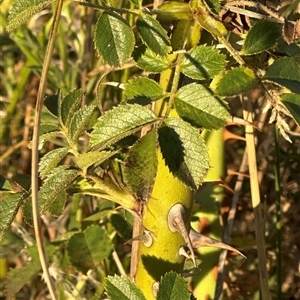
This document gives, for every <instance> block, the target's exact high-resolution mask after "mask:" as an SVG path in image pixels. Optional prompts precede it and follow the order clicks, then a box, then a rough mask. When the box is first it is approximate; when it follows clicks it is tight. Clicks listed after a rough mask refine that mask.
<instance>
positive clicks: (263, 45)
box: [241, 20, 281, 55]
mask: <svg viewBox="0 0 300 300" xmlns="http://www.w3.org/2000/svg"><path fill="white" fill-rule="evenodd" d="M280 36H281V29H280V25H279V24H277V23H274V22H269V21H267V20H259V21H258V22H256V23H255V24H254V26H253V27H252V28H251V29H250V30H249V32H248V34H247V36H246V40H245V43H244V46H243V49H242V52H241V54H242V55H252V54H257V53H260V52H263V51H265V50H268V49H270V48H272V47H273V46H275V44H276V42H277V40H278V38H279V37H280Z"/></svg>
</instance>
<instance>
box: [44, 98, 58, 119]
mask: <svg viewBox="0 0 300 300" xmlns="http://www.w3.org/2000/svg"><path fill="white" fill-rule="evenodd" d="M59 97H60V95H59V94H58V95H50V96H47V97H46V98H45V100H44V105H45V106H46V108H47V110H48V111H49V112H50V113H51V115H52V116H54V117H58V114H59V113H58V111H59Z"/></svg>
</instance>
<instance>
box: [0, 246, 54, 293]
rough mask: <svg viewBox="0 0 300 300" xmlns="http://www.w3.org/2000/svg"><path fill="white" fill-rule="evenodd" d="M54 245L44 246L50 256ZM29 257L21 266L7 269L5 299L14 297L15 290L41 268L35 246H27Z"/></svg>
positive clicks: (29, 280)
mask: <svg viewBox="0 0 300 300" xmlns="http://www.w3.org/2000/svg"><path fill="white" fill-rule="evenodd" d="M56 250H57V249H56V247H55V246H52V245H47V246H46V253H47V256H48V257H50V256H52V255H53V254H54V253H55V251H56ZM28 253H29V256H30V259H28V261H27V263H26V264H25V265H24V267H22V268H14V269H13V268H11V269H9V271H8V274H7V278H6V288H5V296H6V299H13V298H15V296H16V294H17V292H18V291H19V290H20V289H21V288H22V287H23V286H24V285H25V284H27V283H28V282H31V281H32V280H34V278H35V276H36V275H37V273H38V272H39V271H40V269H41V264H40V259H39V255H38V250H37V248H36V246H32V247H29V248H28Z"/></svg>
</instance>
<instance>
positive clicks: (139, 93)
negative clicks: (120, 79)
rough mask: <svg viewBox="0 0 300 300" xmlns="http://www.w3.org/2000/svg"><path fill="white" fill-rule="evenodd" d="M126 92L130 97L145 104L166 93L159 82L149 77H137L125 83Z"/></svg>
mask: <svg viewBox="0 0 300 300" xmlns="http://www.w3.org/2000/svg"><path fill="white" fill-rule="evenodd" d="M124 92H125V94H126V96H127V97H128V98H129V99H131V100H133V101H138V103H139V104H141V103H143V104H144V105H146V104H148V103H150V102H152V101H155V100H158V99H161V98H162V97H163V96H165V95H166V92H165V91H164V90H163V89H162V88H161V86H160V85H159V84H157V83H156V82H155V81H154V80H152V79H149V78H147V77H136V78H133V79H132V80H129V81H128V83H126V84H125V89H124Z"/></svg>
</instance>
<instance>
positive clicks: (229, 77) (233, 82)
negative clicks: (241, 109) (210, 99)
mask: <svg viewBox="0 0 300 300" xmlns="http://www.w3.org/2000/svg"><path fill="white" fill-rule="evenodd" d="M257 84H258V79H257V77H256V76H255V73H254V72H253V71H252V70H251V69H249V68H246V67H238V68H233V69H231V70H230V71H229V72H227V73H226V74H223V75H222V76H221V79H219V82H218V83H217V87H216V91H215V92H216V94H218V95H220V96H236V95H238V94H242V93H245V92H247V91H248V90H250V89H252V88H253V87H255V86H256V85H257Z"/></svg>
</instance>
